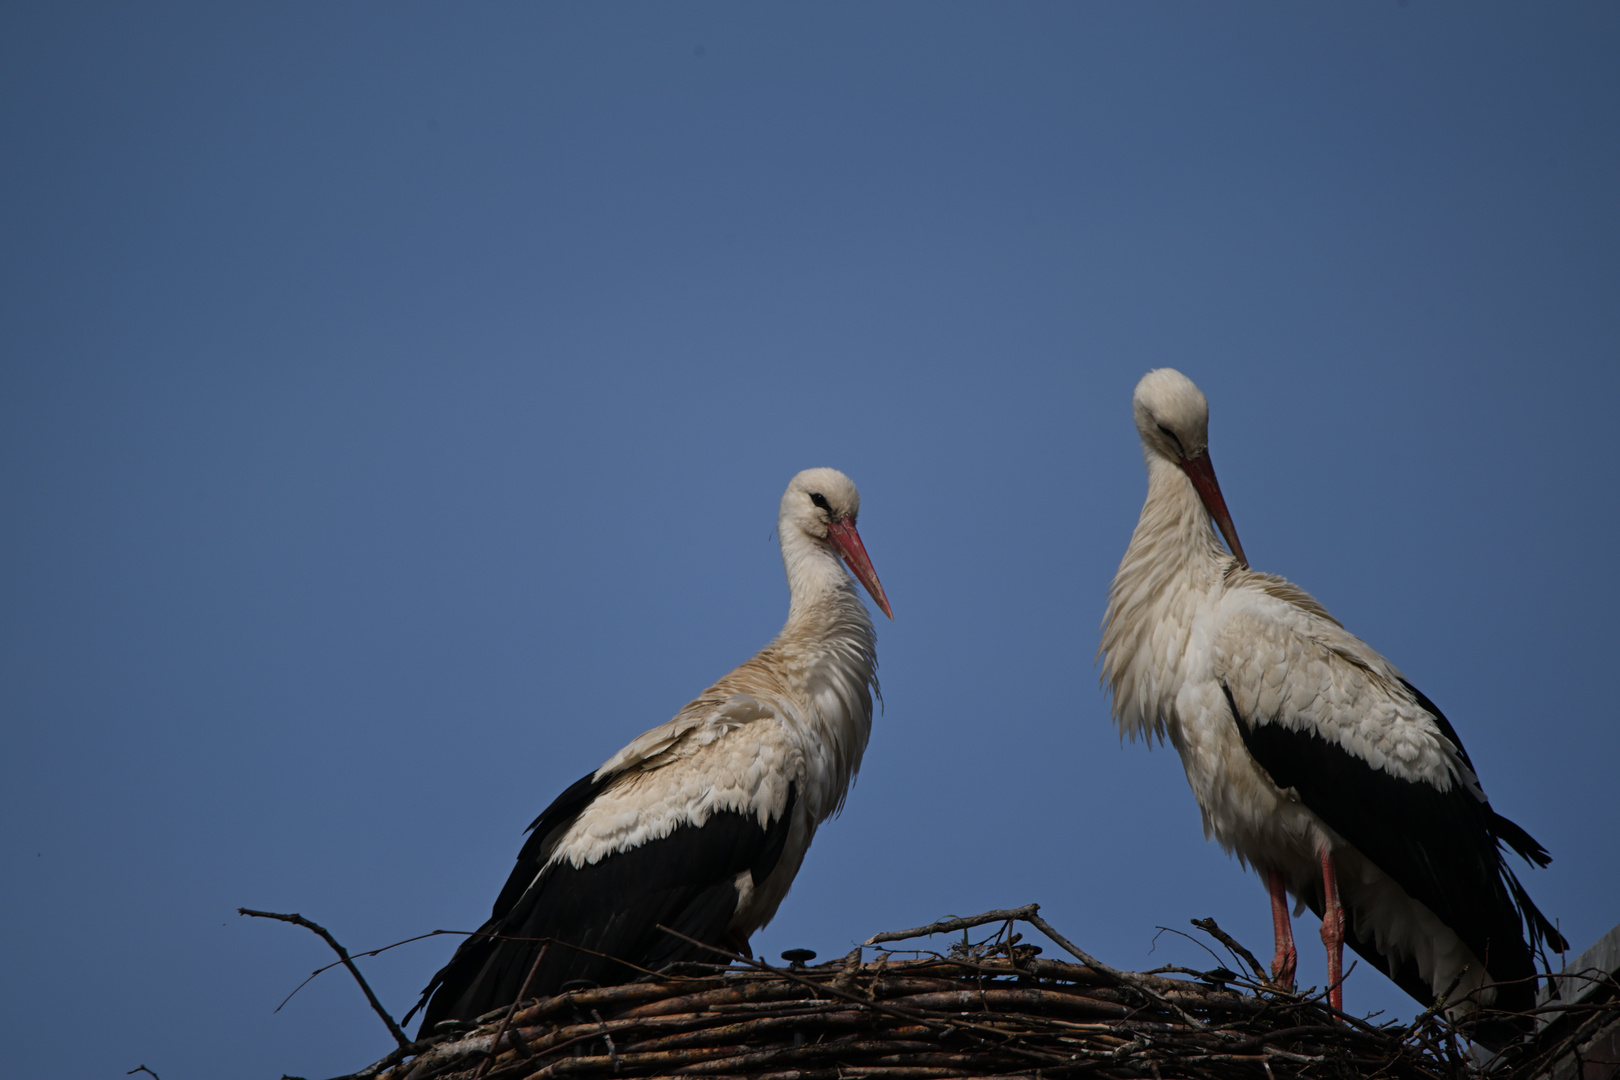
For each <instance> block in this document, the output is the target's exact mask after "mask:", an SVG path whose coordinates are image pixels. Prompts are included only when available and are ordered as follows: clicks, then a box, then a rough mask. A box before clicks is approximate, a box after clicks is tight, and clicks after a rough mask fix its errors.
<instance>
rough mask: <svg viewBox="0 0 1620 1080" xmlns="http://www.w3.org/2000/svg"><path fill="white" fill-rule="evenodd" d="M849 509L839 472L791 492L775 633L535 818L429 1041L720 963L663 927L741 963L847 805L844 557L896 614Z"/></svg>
mask: <svg viewBox="0 0 1620 1080" xmlns="http://www.w3.org/2000/svg"><path fill="white" fill-rule="evenodd" d="M860 502H861V499H860V495H859V493H858V492H856V490H855V485H854V484H853V483H852V482H851V481H850V479H849V477H847V476H845V475H844V474H843V473H841V472H839V471H837V470H836V469H806V470H805V471H804V472H801V473H800V474H799V475H797V476H795V477H794V478H793V481H792V483H790V484H788V488H787V492H786V493H785V494H784V495H783V496H782V506H781V512H780V515H779V517H778V518H777V528H778V532H779V535H780V537H781V544H782V562H783V564H784V565H785V566H786V568H787V579H788V588H789V591H790V593H791V600H790V602H789V605H788V618H787V624H786V625H785V626H784V627H783V628H782V632H781V633H780V634H778V635H777V637H776V640H774V641H772V642H771V643H770V644H769V645H767V646H765V648H764V649H762V650H761V651H760V652H759V653H758V655H756V656H755V657H754V658H753V659H751V660H749V661H748V662H747V663H745V664H743V665H742V666H741V667H739V668H737V669H736V670H735V671H733V672H731V674H729V675H727V676H726V677H725V678H723V679H721V680H720V681H719V682H717V683H715V684H714V685H713V686H712V687H710V688H709V689H708V690H705V691H704V692H703V693H702V694H700V695H699V696H698V697H697V699H696V700H695V701H693V702H692V703H691V704H690V705H687V706H686V707H685V708H684V709H682V710H681V711H680V712H678V713H676V714H675V717H674V719H672V720H670V721H669V722H668V723H666V724H663V725H661V726H659V727H655V728H653V729H652V730H651V731H648V732H646V733H644V734H643V735H641V736H640V737H638V738H636V739H635V740H634V741H632V742H631V743H630V745H629V746H626V747H625V748H624V749H623V750H620V751H619V752H618V753H617V754H615V755H613V757H611V758H609V759H608V761H607V762H606V764H604V765H603V766H602V767H601V768H599V769H597V770H596V771H595V772H592V773H590V774H588V775H587V776H585V777H584V778H583V779H581V780H580V781H579V782H578V783H576V784H574V785H573V786H571V787H570V788H568V790H566V791H564V792H563V793H562V794H561V795H560V796H558V797H557V799H556V801H555V802H553V803H552V804H551V805H550V806H549V807H547V808H546V810H545V812H544V813H542V814H541V815H540V816H539V817H538V818H536V819H535V821H534V824H532V825H530V826H529V831H530V836H529V839H528V841H527V842H526V843H525V844H524V846H523V850H522V851H521V852H520V853H519V854H518V859H517V867H516V868H515V869H514V870H513V871H512V875H511V877H510V878H509V879H508V880H507V882H506V887H505V888H503V889H502V890H501V893H500V896H499V897H498V898H497V899H496V901H495V908H494V911H493V913H492V914H491V915H490V918H489V921H488V922H486V923H485V924H484V925H483V926H482V927H481V928H480V929H479V931H478V932H477V933H476V934H474V935H473V936H471V937H469V938H468V939H467V940H466V941H464V942H463V943H462V945H461V947H460V948H459V949H457V950H456V954H455V956H454V957H452V958H451V960H450V962H449V963H448V964H446V965H445V966H444V968H443V969H442V970H440V971H439V973H438V974H436V975H435V976H434V977H433V981H432V982H431V983H430V984H429V985H428V987H427V989H426V990H425V991H423V995H422V1000H423V1002H424V1003H426V1006H427V1007H426V1010H425V1012H424V1013H423V1016H422V1028H421V1031H422V1033H423V1034H427V1033H429V1032H431V1031H432V1030H433V1028H434V1025H436V1024H438V1023H439V1022H441V1021H444V1020H452V1019H453V1020H471V1019H473V1018H474V1017H477V1016H479V1015H480V1014H482V1013H486V1012H488V1011H490V1010H491V1009H495V1008H499V1007H501V1006H503V1005H507V1004H509V1003H511V1002H512V1001H515V1000H516V999H517V998H518V996H519V994H520V992H521V993H523V994H524V996H538V995H542V994H554V993H557V992H558V991H559V989H560V988H562V987H563V986H564V985H565V984H566V983H568V982H571V981H574V980H580V979H584V980H589V981H590V982H593V983H601V984H611V983H617V982H623V981H626V980H628V979H632V978H635V977H636V976H637V975H638V974H640V973H641V972H642V971H645V970H656V969H658V968H660V967H662V966H664V965H666V964H670V963H674V962H677V961H682V960H700V961H710V962H713V961H714V960H715V954H714V953H712V952H709V951H706V950H703V949H699V948H697V947H696V946H693V945H691V944H689V943H688V942H685V941H682V940H681V939H680V938H678V937H674V936H672V935H670V934H668V933H665V932H664V931H662V930H660V929H658V927H659V926H660V925H663V926H667V927H670V928H671V929H674V930H677V931H679V932H681V933H682V934H685V935H686V936H688V937H691V938H694V939H696V940H698V941H701V942H705V943H708V944H711V945H715V946H721V947H725V948H729V949H737V950H739V951H744V952H746V951H747V948H748V946H747V942H748V937H749V935H750V934H752V933H753V932H754V931H755V930H758V929H759V928H760V927H762V926H764V925H765V924H766V923H768V922H769V921H770V920H771V917H772V916H773V915H775V914H776V908H777V905H779V904H781V902H782V899H783V897H785V896H786V895H787V892H788V888H789V886H791V885H792V884H793V878H794V875H796V874H797V873H798V871H799V865H800V863H801V862H803V860H804V855H805V851H806V850H807V849H808V848H809V847H810V840H811V838H812V837H813V836H814V835H815V832H816V827H817V826H818V825H820V824H821V823H822V822H823V821H825V820H826V819H827V818H828V817H829V816H831V815H832V814H835V813H837V812H838V810H839V809H840V808H841V807H842V805H843V802H844V797H845V796H846V795H847V794H848V792H849V786H850V783H851V781H852V780H854V778H855V773H856V771H857V770H858V769H859V768H860V764H861V755H862V753H863V752H864V751H865V749H866V740H867V736H868V735H869V734H870V732H871V728H872V692H873V691H874V690H875V689H876V688H877V655H876V644H877V635H876V633H875V631H874V630H873V627H872V620H871V618H870V617H869V616H868V615H867V612H866V608H865V606H864V605H863V604H862V603H861V599H860V596H859V595H858V593H857V592H856V589H855V582H854V580H852V579H851V578H850V575H849V574H848V573H845V571H844V568H843V566H841V565H839V559H840V558H842V559H843V561H844V562H845V563H847V564H848V565H849V569H850V570H851V571H853V572H854V574H855V577H856V578H858V579H859V580H860V582H861V584H863V585H865V586H866V589H867V591H868V592H869V593H870V594H871V595H872V598H873V599H874V600H876V601H877V604H878V606H879V607H881V608H882V609H883V612H884V614H886V615H888V616H889V617H890V618H893V617H894V616H893V613H892V612H891V611H890V610H889V601H888V599H887V598H886V597H885V596H884V595H883V586H882V585H881V584H879V582H878V578H877V573H876V572H875V571H874V570H873V569H872V562H871V560H870V559H868V558H867V555H866V549H865V547H864V546H863V545H862V543H861V538H860V534H859V533H857V532H856V530H855V518H856V515H857V513H858V512H859V510H860ZM544 941H548V942H549V945H548V946H547V948H546V951H545V954H544V956H543V957H541V952H540V950H541V945H542V942H544ZM537 957H538V958H540V959H539V962H538V964H537V963H536V959H537ZM621 961H622V962H621ZM531 969H533V970H532V971H531ZM525 983H526V984H527V989H525ZM418 1007H421V1006H420V1005H419V1006H418ZM412 1011H413V1012H414V1011H415V1010H414V1009H413V1010H412ZM407 1019H408V1018H407Z"/></svg>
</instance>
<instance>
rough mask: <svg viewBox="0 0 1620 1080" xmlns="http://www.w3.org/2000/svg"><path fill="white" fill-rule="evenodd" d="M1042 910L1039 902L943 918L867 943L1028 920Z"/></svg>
mask: <svg viewBox="0 0 1620 1080" xmlns="http://www.w3.org/2000/svg"><path fill="white" fill-rule="evenodd" d="M1040 910H1041V905H1039V904H1025V905H1024V906H1023V907H1021V908H1008V909H1006V910H1004V911H987V912H985V913H984V914H983V915H973V916H971V917H969V918H966V919H941V920H940V921H939V922H936V923H929V924H928V925H927V926H919V927H917V928H916V929H915V930H890V931H888V932H886V933H882V934H873V935H872V936H871V937H869V938H867V939H866V944H868V945H877V944H879V943H880V942H884V941H905V940H907V939H908V938H918V937H928V936H929V935H931V934H949V933H953V932H955V931H957V930H971V929H973V928H974V927H975V926H983V925H985V924H986V923H993V922H1006V921H1009V920H1012V919H1022V920H1024V921H1025V922H1028V921H1029V920H1030V918H1031V917H1032V916H1033V915H1035V914H1036V913H1037V912H1039V911H1040Z"/></svg>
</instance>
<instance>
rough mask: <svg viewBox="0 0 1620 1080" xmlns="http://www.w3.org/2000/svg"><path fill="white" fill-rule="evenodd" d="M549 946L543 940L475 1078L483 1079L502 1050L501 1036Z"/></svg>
mask: <svg viewBox="0 0 1620 1080" xmlns="http://www.w3.org/2000/svg"><path fill="white" fill-rule="evenodd" d="M549 948H551V942H549V941H544V942H541V944H540V954H539V955H538V956H536V957H535V958H534V963H532V964H530V965H529V973H528V974H527V975H525V976H523V985H522V986H520V987H518V992H517V997H515V998H513V999H512V1004H511V1006H510V1007H508V1008H507V1010H506V1017H505V1019H503V1020H502V1021H501V1029H500V1030H499V1031H497V1032H496V1033H495V1039H494V1041H493V1042H491V1043H490V1044H489V1057H487V1058H485V1059H484V1063H483V1064H482V1065H480V1066H479V1067H478V1071H477V1072H475V1073H473V1080H481V1078H482V1077H483V1075H484V1074H485V1073H487V1072H488V1071H489V1066H490V1063H492V1062H493V1061H494V1060H495V1055H497V1054H499V1053H500V1052H501V1037H502V1036H504V1035H505V1034H506V1030H507V1029H508V1028H510V1027H511V1026H512V1017H513V1016H514V1015H516V1014H517V1007H518V1002H520V1001H522V1000H523V995H525V994H527V993H528V992H529V984H530V983H531V982H533V981H534V973H535V972H537V971H539V970H540V961H542V960H544V959H545V958H546V950H547V949H549ZM514 1049H516V1047H514Z"/></svg>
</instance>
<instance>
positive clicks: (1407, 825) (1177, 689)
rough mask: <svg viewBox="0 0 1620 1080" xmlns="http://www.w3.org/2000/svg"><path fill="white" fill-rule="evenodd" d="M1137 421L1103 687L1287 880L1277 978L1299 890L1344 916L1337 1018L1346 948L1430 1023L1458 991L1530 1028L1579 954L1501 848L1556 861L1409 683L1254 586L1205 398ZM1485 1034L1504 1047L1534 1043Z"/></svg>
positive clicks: (1298, 608) (1171, 375)
mask: <svg viewBox="0 0 1620 1080" xmlns="http://www.w3.org/2000/svg"><path fill="white" fill-rule="evenodd" d="M1133 406H1134V413H1135V419H1136V427H1137V431H1138V433H1139V434H1140V436H1141V439H1142V445H1143V452H1144V456H1145V457H1146V460H1147V469H1148V495H1147V500H1146V502H1145V503H1144V505H1143V507H1142V515H1141V519H1140V521H1139V522H1138V524H1137V527H1136V531H1135V532H1134V533H1133V534H1132V536H1131V542H1130V545H1129V547H1128V548H1127V549H1126V552H1125V558H1124V559H1123V561H1122V562H1121V563H1120V567H1119V571H1118V573H1117V574H1116V575H1115V577H1114V582H1113V586H1112V587H1111V589H1110V591H1109V605H1108V614H1107V618H1106V620H1105V623H1104V629H1103V640H1102V648H1101V651H1100V654H1101V656H1102V657H1103V679H1104V681H1105V683H1106V685H1107V687H1108V688H1109V690H1110V691H1111V693H1112V696H1113V709H1114V717H1115V721H1116V723H1117V724H1118V726H1119V729H1120V731H1121V733H1122V734H1124V735H1129V736H1131V737H1132V738H1135V737H1136V736H1138V735H1141V736H1144V737H1151V736H1155V735H1156V736H1158V737H1160V738H1168V739H1169V740H1170V743H1171V745H1172V746H1174V747H1175V749H1176V751H1177V753H1178V754H1180V756H1181V761H1182V764H1183V766H1184V768H1185V769H1186V773H1187V780H1188V783H1189V784H1190V785H1191V786H1192V790H1193V794H1194V796H1195V797H1196V798H1197V801H1198V806H1199V810H1200V811H1201V813H1202V816H1203V822H1204V832H1205V835H1206V836H1213V837H1214V838H1215V839H1216V840H1217V841H1219V842H1220V843H1221V845H1222V846H1223V847H1225V848H1226V849H1227V850H1228V851H1229V852H1233V853H1235V854H1236V855H1237V856H1238V857H1239V859H1241V860H1243V861H1244V862H1247V863H1250V864H1253V865H1254V866H1255V867H1256V868H1257V869H1259V870H1260V871H1261V872H1262V873H1263V874H1264V875H1265V876H1266V877H1267V882H1268V886H1269V888H1270V890H1271V894H1272V901H1273V918H1274V926H1275V928H1276V931H1277V954H1276V957H1275V959H1274V961H1273V971H1274V973H1275V974H1276V975H1277V977H1278V978H1279V980H1280V981H1285V982H1291V980H1292V976H1293V968H1294V957H1295V953H1294V946H1293V941H1292V934H1291V931H1290V929H1289V915H1288V909H1287V906H1286V898H1285V897H1284V895H1283V892H1284V890H1286V891H1287V892H1288V893H1292V894H1293V895H1294V896H1296V897H1298V898H1299V899H1300V900H1301V901H1302V902H1304V903H1306V904H1309V905H1310V906H1311V907H1312V908H1313V909H1315V910H1316V911H1317V913H1318V914H1321V915H1323V916H1324V922H1323V940H1324V942H1325V943H1326V944H1327V946H1328V950H1329V979H1330V981H1332V982H1333V983H1334V984H1335V985H1334V986H1333V988H1332V992H1333V995H1334V1004H1335V1005H1339V1004H1340V1000H1341V999H1340V997H1339V993H1340V991H1339V988H1338V987H1337V985H1336V984H1337V981H1338V979H1339V961H1338V951H1339V948H1340V942H1341V941H1342V940H1348V941H1349V942H1350V944H1351V945H1352V947H1353V948H1355V949H1356V950H1357V951H1358V952H1360V953H1361V954H1362V955H1363V957H1365V958H1366V959H1368V960H1369V961H1370V962H1372V963H1374V964H1375V965H1377V966H1378V967H1379V968H1380V969H1381V970H1384V971H1385V972H1386V973H1388V974H1390V976H1391V977H1392V978H1394V979H1395V980H1396V981H1397V982H1398V983H1399V984H1400V985H1401V986H1402V987H1403V988H1405V989H1406V990H1407V991H1408V992H1410V993H1412V994H1413V995H1414V996H1417V997H1419V998H1420V999H1421V1000H1423V1001H1424V1002H1425V1003H1427V1002H1429V1001H1432V1000H1433V999H1434V998H1435V997H1436V996H1438V995H1439V994H1441V993H1444V992H1445V991H1446V989H1447V988H1448V987H1450V986H1452V985H1453V982H1455V983H1456V990H1455V992H1454V994H1453V997H1452V999H1451V1001H1452V1002H1453V1006H1452V1010H1453V1015H1455V1016H1458V1017H1462V1016H1464V1015H1466V1014H1468V1013H1470V1012H1471V1011H1475V1010H1483V1009H1486V1008H1494V1009H1496V1010H1498V1011H1505V1012H1518V1011H1522V1010H1523V1009H1524V1008H1526V1007H1528V1006H1529V1005H1530V1004H1531V1003H1532V1002H1533V996H1534V979H1535V971H1534V964H1533V959H1532V955H1531V951H1532V948H1534V947H1536V946H1538V945H1539V944H1540V943H1541V942H1542V941H1543V940H1545V941H1546V942H1548V943H1551V944H1554V945H1555V946H1560V945H1561V944H1562V941H1561V939H1560V938H1559V937H1558V934H1557V931H1556V930H1555V929H1553V927H1552V926H1551V925H1550V924H1549V923H1548V922H1547V920H1546V919H1545V918H1544V917H1543V916H1542V915H1541V913H1540V912H1539V911H1537V910H1536V909H1535V906H1534V905H1533V904H1532V903H1531V902H1530V900H1529V897H1528V896H1527V895H1525V893H1524V890H1523V889H1522V888H1521V887H1520V885H1519V883H1518V881H1517V879H1516V878H1515V877H1514V875H1513V874H1512V873H1511V871H1510V870H1508V868H1507V867H1506V865H1505V864H1504V862H1503V860H1502V856H1501V852H1500V850H1499V847H1498V845H1499V844H1503V843H1505V844H1507V845H1509V846H1511V847H1513V848H1514V849H1515V850H1517V851H1518V852H1519V853H1520V854H1521V855H1523V856H1525V857H1526V858H1528V859H1532V860H1534V861H1536V862H1538V863H1540V864H1542V865H1545V864H1546V861H1547V855H1546V852H1545V850H1543V849H1542V848H1541V846H1540V845H1539V844H1537V843H1536V842H1535V841H1534V840H1533V839H1531V838H1530V837H1529V836H1528V835H1527V834H1525V833H1524V831H1523V830H1522V829H1520V828H1519V827H1518V826H1516V825H1514V824H1513V823H1512V822H1510V821H1507V819H1505V818H1502V817H1501V816H1499V815H1497V814H1496V813H1495V812H1494V811H1493V810H1491V808H1490V805H1489V803H1488V802H1487V801H1486V799H1485V795H1484V792H1483V790H1482V789H1481V787H1480V783H1479V779H1478V777H1477V776H1476V775H1475V774H1474V770H1473V767H1472V765H1471V763H1470V762H1469V760H1468V756H1467V753H1466V752H1465V751H1464V750H1463V748H1462V745H1461V742H1460V740H1458V738H1457V735H1456V732H1455V731H1454V730H1453V729H1452V727H1451V725H1450V723H1449V722H1448V721H1447V720H1446V719H1445V717H1444V716H1443V715H1442V714H1441V713H1440V711H1439V710H1438V709H1437V708H1435V706H1434V705H1433V704H1432V703H1431V702H1429V701H1428V699H1427V698H1425V697H1423V695H1422V694H1421V693H1419V692H1418V691H1417V690H1416V689H1415V688H1413V687H1412V686H1411V684H1410V683H1408V682H1407V681H1406V680H1405V678H1404V677H1403V676H1402V675H1401V673H1400V672H1399V671H1397V670H1396V669H1395V667H1394V666H1393V665H1391V664H1390V663H1389V662H1388V661H1387V660H1385V659H1384V658H1383V657H1382V656H1380V655H1379V654H1378V653H1377V652H1375V651H1374V650H1373V649H1371V648H1370V647H1369V646H1368V645H1367V644H1366V643H1365V642H1363V641H1361V639H1359V638H1357V637H1356V636H1355V635H1353V634H1351V633H1349V632H1348V631H1346V630H1345V629H1344V628H1343V627H1342V626H1341V625H1340V624H1339V623H1338V622H1337V620H1335V619H1334V618H1333V617H1332V616H1331V615H1329V614H1328V613H1327V611H1326V610H1324V609H1323V608H1322V606H1321V605H1320V604H1318V603H1317V602H1316V601H1315V600H1314V599H1313V598H1312V597H1311V596H1310V595H1309V594H1308V593H1306V592H1305V591H1304V590H1302V589H1300V588H1298V587H1297V586H1295V585H1292V584H1290V583H1289V582H1287V581H1284V580H1283V579H1281V578H1278V577H1273V576H1271V575H1269V574H1262V573H1258V572H1256V571H1253V570H1250V569H1249V568H1248V563H1247V560H1246V559H1245V557H1244V555H1243V549H1242V546H1241V544H1240V543H1239V542H1238V539H1237V532H1236V529H1235V528H1234V527H1233V525H1232V522H1231V517H1230V515H1229V514H1228V512H1227V510H1226V505H1225V501H1224V499H1223V498H1222V496H1221V492H1220V487H1219V485H1218V483H1217V482H1216V480H1215V473H1214V468H1213V466H1211V465H1210V462H1209V454H1208V417H1209V413H1208V405H1207V402H1206V401H1205V399H1204V395H1203V394H1202V393H1200V392H1199V390H1198V388H1197V387H1196V386H1194V385H1193V384H1192V382H1191V381H1190V380H1188V379H1187V378H1186V377H1185V376H1183V375H1181V374H1180V373H1179V372H1176V371H1172V370H1169V369H1159V370H1156V371H1152V372H1149V373H1148V375H1146V376H1145V377H1144V378H1143V379H1142V380H1141V382H1140V383H1139V384H1138V385H1137V388H1136V394H1135V398H1134V402H1133ZM1212 518H1213V519H1214V522H1215V524H1216V525H1217V526H1218V527H1219V528H1220V530H1221V533H1222V534H1223V535H1224V536H1225V538H1226V540H1227V543H1228V545H1229V546H1230V548H1231V551H1230V552H1228V551H1227V550H1226V549H1223V548H1222V547H1221V544H1220V541H1219V540H1218V539H1217V537H1216V532H1215V528H1213V527H1212V525H1211V519H1212ZM1341 899H1342V906H1343V910H1344V911H1345V912H1346V913H1347V914H1348V918H1347V919H1345V920H1344V921H1342V922H1341V921H1340V919H1339V918H1335V914H1336V912H1337V910H1338V909H1339V907H1340V901H1341ZM1521 915H1522V918H1523V921H1524V923H1527V924H1528V927H1529V943H1528V944H1527V943H1526V940H1525V933H1524V930H1523V928H1522V926H1521ZM1345 934H1347V935H1348V937H1344V936H1343V935H1345ZM1474 1021H1475V1024H1474V1026H1475V1031H1476V1035H1477V1036H1478V1037H1480V1038H1482V1039H1487V1040H1491V1041H1501V1040H1502V1039H1503V1038H1506V1037H1510V1036H1511V1035H1512V1034H1513V1032H1514V1031H1516V1030H1517V1029H1518V1027H1519V1026H1520V1025H1519V1023H1518V1022H1517V1021H1516V1020H1514V1019H1512V1018H1507V1019H1504V1018H1502V1017H1495V1018H1485V1017H1484V1016H1483V1013H1476V1015H1475V1016H1474Z"/></svg>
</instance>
